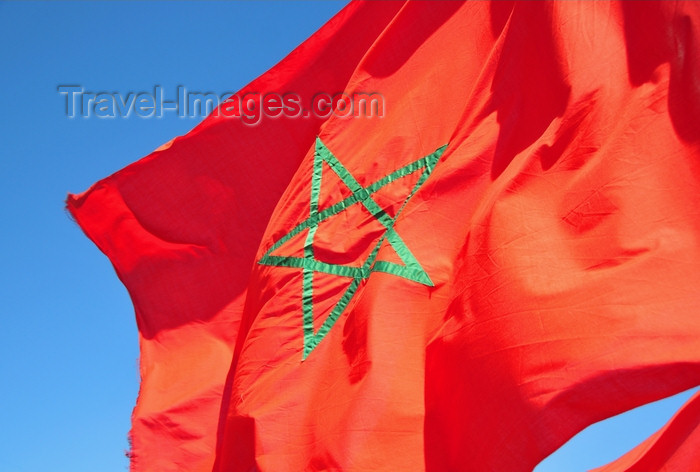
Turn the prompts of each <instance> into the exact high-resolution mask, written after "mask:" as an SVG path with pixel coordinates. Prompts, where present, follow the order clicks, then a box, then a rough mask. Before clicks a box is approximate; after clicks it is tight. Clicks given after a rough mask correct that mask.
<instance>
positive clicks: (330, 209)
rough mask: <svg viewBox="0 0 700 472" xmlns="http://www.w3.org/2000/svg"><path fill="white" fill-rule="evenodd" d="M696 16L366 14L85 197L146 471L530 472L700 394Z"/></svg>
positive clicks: (666, 12) (659, 448) (504, 9)
mask: <svg viewBox="0 0 700 472" xmlns="http://www.w3.org/2000/svg"><path fill="white" fill-rule="evenodd" d="M698 22H700V8H699V7H698V4H695V3H676V2H644V3H607V2H585V3H583V2H582V3H579V2H557V3H539V2H537V3H535V2H523V3H511V2H492V3H487V2H468V3H458V2H444V3H443V2H408V3H402V2H368V3H351V4H350V5H348V6H347V7H346V8H345V9H344V10H343V11H341V12H340V13H339V14H338V15H337V16H336V17H335V18H333V19H332V20H331V21H330V22H329V23H328V24H326V25H325V26H324V27H323V28H321V29H320V30H319V31H318V32H317V33H316V34H314V35H313V36H312V37H311V38H310V39H309V40H307V41H306V42H305V43H303V44H302V45H301V46H299V47H298V48H297V49H296V50H295V51H294V52H292V53H291V54H290V55H289V56H288V57H287V58H286V59H284V60H283V61H282V62H280V63H279V64H278V65H277V66H275V67H274V68H273V69H271V70H270V71H269V72H267V73H266V74H264V75H262V76H261V77H260V78H259V79H257V80H255V81H253V82H252V83H251V84H250V85H248V86H247V87H245V88H244V89H243V90H241V91H240V92H239V93H238V94H236V97H239V98H240V97H244V98H243V99H242V100H239V101H235V100H234V101H233V102H231V103H233V105H231V106H230V107H229V106H228V105H227V104H224V105H222V108H221V109H219V110H218V111H217V112H216V113H214V114H212V115H211V116H210V117H208V118H207V119H206V120H205V121H203V122H202V123H201V124H200V125H199V126H197V127H196V128H195V129H193V130H192V131H191V132H190V133H188V134H187V135H185V136H182V137H179V138H176V139H174V140H173V141H171V142H170V143H167V144H166V145H164V146H162V147H161V148H159V149H157V150H156V151H154V152H153V153H152V154H151V155H149V156H147V157H146V158H144V159H142V160H140V161H138V162H137V163H135V164H132V165H131V166H129V167H127V168H125V169H124V170H122V171H120V172H118V173H116V174H114V175H113V176H111V177H108V178H106V179H104V180H102V181H100V182H98V183H97V184H95V185H94V186H93V187H92V188H90V189H89V190H88V191H87V192H85V193H83V194H81V195H77V196H69V199H68V207H69V209H70V211H71V212H72V214H73V215H74V216H75V218H76V220H77V221H78V223H79V224H80V226H81V227H82V228H83V229H84V231H85V232H86V233H87V235H88V236H89V237H90V238H91V239H92V240H93V241H94V242H95V243H96V244H97V245H98V247H99V248H100V249H101V250H102V251H104V252H105V253H106V254H107V256H108V257H109V258H110V260H111V261H112V262H113V264H114V267H115V269H116V271H117V274H118V275H119V278H120V279H121V280H122V281H123V282H124V284H125V285H126V287H127V288H128V290H129V293H130V294H131V297H132V299H133V302H134V306H135V310H136V317H137V322H138V326H139V333H140V345H141V353H142V355H141V375H142V384H141V391H140V394H139V399H138V403H137V406H136V408H135V410H134V414H133V428H132V432H131V435H132V441H133V449H132V452H131V454H132V471H133V472H170V471H194V472H201V471H207V472H210V471H217V472H239V471H240V472H250V471H261V472H279V471H294V472H296V471H307V470H308V471H316V470H319V471H320V470H334V471H363V472H364V471H388V472H389V471H390V472H395V471H419V470H426V471H433V472H445V471H479V472H481V471H497V472H500V471H507V472H519V471H529V470H532V468H533V467H535V465H536V464H537V463H539V461H541V460H542V459H543V458H545V457H546V456H547V455H548V454H550V453H551V452H553V451H554V450H555V449H557V448H558V447H559V446H560V445H562V444H563V443H564V442H566V441H567V440H568V439H569V438H571V437H572V436H573V435H574V434H576V433H577V432H578V431H580V430H581V429H583V428H585V427H586V426H587V425H590V424H592V423H594V422H596V421H599V420H602V419H604V418H607V417H610V416H612V415H615V414H618V413H621V412H623V411H626V410H629V409H631V408H634V407H636V406H639V405H642V404H645V403H648V402H650V401H654V400H657V399H660V398H663V397H666V396H669V395H672V394H675V393H678V392H680V391H683V390H686V389H688V388H691V387H694V386H697V385H700V288H699V287H700V270H699V269H700V147H699V146H700V127H699V126H698V123H699V122H700V62H699V60H698V57H699V56H698V51H699V50H700V49H698V48H700V42H699V41H698V37H700V31H699V30H698ZM290 94H291V95H290ZM270 96H272V97H276V96H280V97H289V96H293V97H297V98H298V100H297V101H295V102H294V103H293V104H299V107H298V108H296V107H287V108H285V107H282V108H283V111H282V112H281V113H280V103H283V104H284V102H283V101H277V100H274V99H273V100H271V101H268V102H266V99H265V97H270ZM245 97H249V98H250V97H253V98H258V99H259V100H258V102H257V106H258V108H255V110H256V114H257V118H259V120H254V121H256V123H255V125H251V123H250V121H251V120H250V116H248V115H247V114H246V113H247V112H251V111H253V108H250V107H249V105H246V103H249V102H248V101H246V99H245ZM319 97H332V100H330V101H326V102H323V103H321V102H320V101H319ZM368 97H370V98H372V99H374V98H377V97H380V98H381V100H379V101H378V102H371V100H368ZM295 100H296V99H295ZM254 101H255V100H254ZM368 102H371V103H368ZM329 103H330V105H329ZM271 104H272V105H275V106H274V107H271V106H270V105H271ZM319 104H325V105H328V106H330V107H332V110H331V111H332V112H330V113H328V114H325V115H322V114H320V113H319V111H321V109H320V108H319V107H318V106H317V105H319ZM234 105H235V106H234ZM287 105H288V103H287ZM325 110H327V107H326V108H325ZM273 112H274V113H273ZM273 115H274V116H273ZM292 115H294V116H292ZM246 118H247V119H246ZM693 408H696V407H693V406H692V405H691V408H690V409H691V413H690V414H687V413H684V412H683V411H682V412H680V413H679V415H678V418H681V419H682V421H681V422H683V425H682V428H686V429H684V431H692V428H694V427H695V426H693V425H696V424H697V417H698V416H697V415H695V414H694V413H693V411H694V410H693ZM684 411H685V410H684ZM693 422H695V423H693ZM674 423H675V421H674ZM675 424H678V423H675ZM689 428H690V429H689ZM669 430H672V433H671V437H672V440H664V441H655V446H654V448H655V449H654V451H655V452H654V457H655V459H654V460H661V461H663V460H666V459H664V458H667V459H668V460H669V462H668V464H670V465H669V468H668V470H673V471H681V470H682V471H684V472H685V471H687V469H685V468H683V466H680V465H679V466H675V465H673V464H674V462H672V461H671V458H673V457H675V456H674V454H673V451H674V450H679V451H683V450H685V451H692V450H698V449H700V439H698V435H697V434H687V435H684V434H682V433H674V432H673V431H677V429H676V428H669ZM662 436H663V437H669V436H668V435H667V434H663V435H662ZM650 441H653V438H652V439H650ZM640 447H644V446H640ZM623 462H624V461H623ZM620 464H622V465H620ZM627 464H629V461H628V462H627ZM675 464H681V462H675ZM686 464H687V462H686ZM625 467H627V465H625V464H624V463H620V462H618V463H617V465H615V464H613V465H611V466H610V468H609V469H606V472H609V471H622V470H627V469H626V468H625ZM630 470H633V469H630Z"/></svg>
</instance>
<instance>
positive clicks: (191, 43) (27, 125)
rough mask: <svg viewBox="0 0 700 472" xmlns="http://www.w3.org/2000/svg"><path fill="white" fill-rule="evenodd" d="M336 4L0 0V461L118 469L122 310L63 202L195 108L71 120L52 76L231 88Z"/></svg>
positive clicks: (637, 433) (645, 427) (652, 424)
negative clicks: (148, 115) (158, 114)
mask: <svg viewBox="0 0 700 472" xmlns="http://www.w3.org/2000/svg"><path fill="white" fill-rule="evenodd" d="M344 3H345V2H337V1H332V2H264V3H253V2H235V3H225V2H211V3H210V2H198V3H196V4H195V3H185V2H175V3H165V2H153V3H137V2H123V3H122V2H95V3H88V2H71V3H62V2H18V1H15V2H1V3H0V44H1V46H0V67H1V69H2V72H1V73H0V87H1V89H2V90H3V94H2V98H0V104H1V105H0V106H2V114H1V115H0V140H1V142H2V145H1V146H0V179H2V185H1V186H0V192H2V202H3V204H2V205H1V206H0V211H1V214H0V215H1V216H0V217H1V219H2V222H3V230H2V232H0V238H1V239H2V240H1V242H2V244H1V245H0V247H1V248H2V249H0V250H1V251H2V271H1V272H0V282H1V284H0V287H1V288H0V290H1V291H2V292H1V293H2V300H3V308H4V310H3V315H2V329H0V367H1V368H2V371H1V375H2V378H3V379H4V382H3V386H2V388H0V392H1V393H0V400H1V401H2V407H0V424H1V425H2V428H0V451H1V452H2V462H1V463H2V465H1V466H0V468H1V469H2V470H4V471H8V472H38V471H41V472H44V471H51V472H116V471H124V470H127V468H128V461H127V459H126V458H125V457H124V451H125V450H126V449H127V448H128V444H127V439H126V436H127V432H128V430H129V420H130V414H131V410H132V408H133V404H134V402H135V399H136V395H137V392H138V381H139V377H138V345H137V332H136V325H135V321H134V316H133V309H132V306H131V303H130V300H129V297H128V294H127V292H126V290H125V289H124V287H123V286H122V285H121V283H120V282H119V280H118V279H117V277H116V275H115V274H114V271H113V270H112V267H111V265H110V263H109V261H108V260H107V259H106V257H104V256H103V255H102V254H101V253H100V252H99V251H98V250H97V248H96V247H94V246H93V245H92V243H91V242H90V241H89V240H88V239H87V238H86V237H85V236H84V235H83V234H82V233H81V231H80V229H79V228H78V227H77V225H76V224H74V223H73V222H72V221H71V220H70V218H69V217H68V216H67V214H66V213H65V211H64V199H65V196H66V193H67V192H81V191H83V190H85V189H87V188H88V187H89V186H90V185H91V184H92V183H94V182H95V181H97V180H99V179H100V178H102V177H105V176H107V175H109V174H111V173H112V172H114V171H116V170H118V169H120V168H122V167H124V166H125V165H127V164H129V163H130V162H132V161H135V160H137V159H138V158H140V157H142V156H144V155H146V154H148V153H149V152H150V151H152V150H153V149H155V148H156V147H158V146H159V145H161V144H163V143H164V142H166V141H168V140H170V139H171V138H173V137H174V136H176V135H180V134H184V133H186V132H187V131H188V130H189V129H191V128H192V127H193V126H194V125H196V124H197V122H198V121H199V118H196V119H195V118H180V117H178V116H177V115H176V114H175V113H169V114H168V113H166V114H165V116H163V117H162V118H140V117H138V116H133V115H132V116H131V117H129V118H115V119H98V118H90V119H84V118H80V117H77V118H73V119H69V118H67V117H66V116H65V96H62V95H61V94H59V93H58V91H57V86H59V85H67V84H75V85H81V86H82V87H84V88H85V89H86V90H89V91H94V92H99V91H110V92H114V91H116V92H120V93H122V94H127V93H128V92H130V91H134V92H139V91H152V90H153V87H154V85H160V86H161V87H162V90H163V93H164V94H165V95H166V96H167V97H168V98H171V97H170V96H171V95H172V96H174V95H175V93H176V88H177V86H178V85H185V86H187V87H188V89H189V90H196V91H214V92H217V93H223V92H225V91H235V90H237V89H239V88H241V87H242V86H243V85H245V84H246V83H247V82H249V81H250V80H252V79H254V78H255V77H257V76H258V75H260V74H262V73H263V72H265V71H266V70H267V69H269V68H270V67H271V66H272V65H274V64H275V63H276V62H277V61H279V60H280V59H281V58H283V57H284V56H285V55H286V54H287V53H289V52H290V51H291V50H292V49H293V48H294V47H295V46H296V45H298V44H299V43H300V42H301V41H303V40H304V39H305V38H306V37H308V36H309V35H310V34H311V33H313V32H314V31H315V30H316V29H317V28H318V27H320V26H321V25H322V24H323V23H324V22H325V21H326V20H327V19H328V18H330V17H331V16H332V15H333V14H334V13H335V12H337V11H338V10H339V9H340V8H342V6H343V5H344ZM689 396H690V393H689V392H686V393H685V394H681V395H678V396H676V397H673V398H671V399H667V400H664V401H662V402H660V403H657V404H654V405H650V406H647V407H645V408H643V409H641V410H637V411H634V412H631V413H628V414H625V415H622V416H621V417H618V418H616V419H614V420H610V421H606V422H604V423H601V424H599V425H595V426H593V427H591V428H589V429H588V430H586V431H584V432H583V433H582V434H580V435H579V436H577V437H576V438H574V440H572V441H571V442H570V443H569V444H568V445H567V446H565V447H564V448H562V449H561V450H560V451H558V452H557V453H555V454H554V455H553V456H551V457H550V458H549V459H548V460H547V461H545V463H543V464H542V465H541V466H540V467H539V468H538V469H537V471H538V472H553V471H557V472H561V471H582V470H585V469H586V468H589V467H593V466H597V465H601V464H603V463H605V462H607V461H609V460H611V459H614V458H615V457H617V456H618V455H620V454H621V453H623V452H624V451H626V450H627V449H629V448H631V447H632V446H633V445H635V444H636V443H638V442H639V441H641V440H642V439H644V438H645V437H646V436H647V435H648V434H650V433H652V432H653V431H654V430H656V429H658V428H659V427H660V426H661V425H662V424H663V423H664V422H665V421H666V420H667V419H668V418H670V416H671V415H672V414H673V412H674V411H675V410H676V409H677V408H678V407H679V406H680V405H681V404H682V403H683V402H684V401H685V400H686V399H687V398H689Z"/></svg>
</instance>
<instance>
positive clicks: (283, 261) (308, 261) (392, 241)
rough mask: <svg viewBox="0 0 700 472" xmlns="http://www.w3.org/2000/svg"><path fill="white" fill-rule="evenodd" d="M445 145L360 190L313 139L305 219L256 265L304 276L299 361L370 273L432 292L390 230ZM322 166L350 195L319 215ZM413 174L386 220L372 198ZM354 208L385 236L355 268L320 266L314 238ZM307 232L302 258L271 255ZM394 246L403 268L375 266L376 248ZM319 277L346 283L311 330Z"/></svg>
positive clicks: (391, 264) (398, 265)
mask: <svg viewBox="0 0 700 472" xmlns="http://www.w3.org/2000/svg"><path fill="white" fill-rule="evenodd" d="M446 147H447V145H444V146H442V147H440V148H438V149H437V150H436V151H435V152H433V153H432V154H429V155H427V156H425V157H422V158H420V159H418V160H416V161H413V162H411V163H410V164H407V165H405V166H403V167H401V168H399V169H396V170H395V171H393V172H391V173H390V174H388V175H386V176H385V177H383V178H381V179H379V180H377V181H376V182H374V183H373V184H371V185H368V186H366V187H363V186H362V185H360V183H359V182H358V181H357V179H356V178H355V177H354V176H353V175H352V174H351V173H350V172H349V171H348V170H347V169H346V168H345V166H343V164H342V163H341V162H340V161H339V160H338V159H337V158H336V157H335V156H334V155H333V153H331V151H330V150H329V149H328V148H327V147H326V145H325V144H324V143H323V141H321V139H320V138H316V147H315V152H314V163H313V176H312V180H311V201H310V204H309V216H308V218H306V219H305V220H304V221H302V222H301V223H299V224H298V225H297V226H295V227H294V228H292V229H291V230H290V231H289V232H288V233H287V234H285V235H284V236H282V237H281V238H280V239H278V240H277V241H275V243H274V244H273V245H272V246H271V247H270V249H268V250H267V252H266V253H265V254H264V255H263V256H262V258H261V259H260V260H259V261H258V263H259V264H262V265H267V266H279V267H295V268H299V269H301V270H302V273H303V281H302V294H301V311H302V314H303V330H304V348H303V359H306V358H307V357H308V356H309V354H311V352H312V351H313V350H314V348H316V346H318V344H319V343H320V342H321V340H322V339H323V338H324V337H325V336H326V335H327V334H328V332H329V331H330V330H331V328H332V327H333V325H334V324H335V322H336V321H337V320H338V318H339V317H340V315H342V314H343V312H344V311H345V309H346V308H347V307H348V304H349V303H350V301H351V300H352V299H353V297H354V296H355V295H357V293H358V288H359V287H360V286H361V285H362V283H363V282H364V281H366V280H367V279H368V278H369V277H370V275H371V274H372V273H373V272H384V273H387V274H392V275H395V276H397V277H402V278H404V279H407V280H411V281H413V282H417V283H420V284H423V285H427V286H432V285H433V282H432V281H431V280H430V277H429V276H428V274H427V273H426V272H425V270H424V269H423V267H422V266H421V264H420V263H419V262H418V260H416V258H415V257H414V255H413V254H412V253H411V251H410V249H409V248H408V246H407V245H406V243H405V242H404V241H403V239H401V236H399V234H398V233H397V232H396V230H395V229H394V224H395V223H396V220H397V219H398V217H399V215H400V214H401V211H402V210H403V209H404V207H405V206H406V204H407V203H408V201H409V200H410V199H411V197H413V195H414V194H415V193H416V192H417V191H418V189H419V188H420V187H421V186H422V185H423V184H424V183H425V181H426V180H427V179H428V177H429V176H430V174H431V173H432V171H433V169H434V168H435V165H436V164H437V162H438V161H439V159H440V156H441V155H442V153H443V152H444V151H445V148H446ZM324 162H325V163H326V164H327V165H328V166H330V168H331V169H332V170H333V172H335V174H336V175H337V176H338V177H339V178H340V180H341V181H342V182H343V184H344V185H346V186H347V188H348V189H349V190H350V192H351V194H350V195H349V196H348V197H346V198H345V199H343V200H341V201H339V202H338V203H336V204H334V205H331V206H330V207H328V208H325V209H323V210H321V211H319V195H320V194H321V176H322V172H323V163H324ZM416 172H421V174H420V176H419V178H418V180H417V182H416V183H415V185H414V186H413V188H412V190H411V191H410V192H409V193H408V195H406V198H405V199H404V201H403V203H402V204H401V205H400V207H399V208H398V210H397V211H396V212H395V214H394V216H393V217H392V216H390V215H389V213H388V212H387V211H385V209H383V208H382V207H381V206H380V205H379V204H378V203H377V202H376V201H375V198H373V195H374V194H375V193H376V192H377V191H378V190H380V189H382V188H383V187H385V186H387V185H388V184H390V183H391V182H394V181H396V180H398V179H401V178H403V177H406V176H409V175H411V174H414V173H416ZM353 205H362V206H364V208H366V209H367V211H368V212H369V213H370V214H371V215H372V217H374V218H375V219H376V220H377V221H378V222H379V223H380V224H381V226H382V227H383V228H384V232H383V234H382V235H381V236H380V238H379V240H378V241H377V242H376V243H375V244H374V246H373V247H372V248H371V250H370V251H369V255H368V256H367V257H366V258H365V260H364V262H362V263H361V264H360V265H357V264H331V263H328V262H323V261H320V260H318V259H317V258H316V257H315V255H314V237H315V235H316V232H317V230H318V226H319V224H320V223H322V222H323V221H325V220H328V219H329V218H333V217H334V216H337V215H339V214H340V213H342V212H344V211H347V210H348V209H349V208H351V207H352V206H353ZM307 229H308V233H307V236H306V239H305V242H304V248H303V255H299V256H291V255H290V256H285V255H273V253H274V252H276V251H277V250H278V249H280V248H281V247H282V246H283V245H284V244H285V243H287V242H288V241H290V240H291V239H292V238H293V237H294V236H296V235H298V234H299V233H301V232H302V231H304V230H307ZM343 237H346V235H338V238H343ZM385 240H386V242H387V243H388V244H389V245H391V246H392V248H393V249H394V251H395V252H396V254H397V255H398V257H399V259H400V261H401V263H395V262H389V261H383V260H377V254H378V253H379V248H380V247H381V246H382V244H383V243H384V241H385ZM317 273H326V274H332V275H335V276H338V277H344V278H348V279H349V282H350V283H349V286H348V287H347V288H346V289H345V291H344V292H343V293H342V295H341V296H340V299H339V300H338V301H337V302H336V303H335V305H334V306H333V308H332V309H331V310H330V312H329V313H328V315H327V316H326V318H325V320H324V321H323V323H322V325H321V326H320V328H319V329H318V330H317V331H316V330H314V322H313V319H314V297H313V281H314V275H315V274H317Z"/></svg>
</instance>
